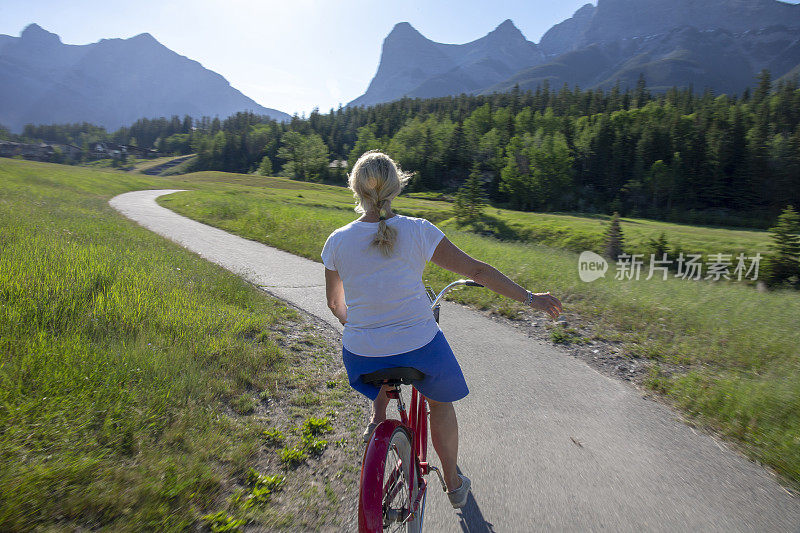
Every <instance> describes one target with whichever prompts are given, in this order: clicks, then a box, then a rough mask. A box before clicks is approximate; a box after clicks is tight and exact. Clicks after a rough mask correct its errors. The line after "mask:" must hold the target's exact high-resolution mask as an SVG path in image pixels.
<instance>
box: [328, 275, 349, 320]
mask: <svg viewBox="0 0 800 533" xmlns="http://www.w3.org/2000/svg"><path fill="white" fill-rule="evenodd" d="M325 294H326V295H327V297H328V308H330V310H331V312H332V313H333V315H334V316H335V317H336V318H338V319H339V322H341V323H342V325H344V323H345V322H347V304H346V303H345V301H344V285H343V284H342V278H341V277H339V273H338V272H337V271H335V270H330V269H328V268H326V269H325Z"/></svg>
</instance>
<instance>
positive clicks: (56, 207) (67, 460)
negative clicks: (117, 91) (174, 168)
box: [0, 159, 359, 531]
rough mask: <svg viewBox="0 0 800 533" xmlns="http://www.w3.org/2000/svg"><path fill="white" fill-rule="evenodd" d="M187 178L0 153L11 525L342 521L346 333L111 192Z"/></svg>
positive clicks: (2, 453) (348, 444)
mask: <svg viewBox="0 0 800 533" xmlns="http://www.w3.org/2000/svg"><path fill="white" fill-rule="evenodd" d="M175 185H176V184H175V183H174V182H169V181H167V180H163V179H160V178H153V179H150V178H146V177H144V176H140V175H136V174H128V173H124V172H104V171H99V170H91V169H87V168H81V167H69V166H62V165H50V164H43V163H32V162H26V161H15V160H9V159H0V488H1V489H2V497H0V530H2V531H31V530H36V531H56V530H58V531H61V530H90V529H91V530H105V531H183V530H187V529H191V530H198V529H199V528H201V526H202V524H204V523H205V524H206V525H208V526H212V527H214V528H216V529H215V530H220V531H221V530H224V529H223V528H225V527H228V526H230V527H231V529H229V530H235V529H238V528H239V526H241V525H243V524H245V523H251V524H252V525H254V526H257V527H262V528H268V529H275V528H280V527H291V528H300V529H317V528H319V527H321V526H322V525H331V524H336V523H337V521H340V520H341V513H337V512H336V511H337V509H338V507H339V501H338V499H337V498H331V497H329V496H330V495H331V494H352V491H353V490H354V483H355V477H356V469H355V466H354V465H356V464H357V462H358V447H357V446H356V444H355V443H356V441H357V440H356V437H355V436H354V431H355V424H356V420H357V419H356V417H357V416H358V415H359V413H358V411H357V409H356V408H354V407H351V402H352V399H353V394H352V393H351V392H350V391H349V388H348V387H346V383H345V382H344V381H342V380H341V378H340V376H339V374H338V373H337V370H338V365H337V364H336V361H335V359H334V358H333V357H332V355H331V354H335V353H336V350H335V347H334V346H332V345H330V343H327V341H326V340H325V338H324V337H320V335H319V334H318V333H317V332H316V331H317V330H316V329H315V326H313V324H310V323H306V322H305V321H304V319H302V317H300V316H299V315H297V313H295V312H294V311H292V310H290V309H288V308H286V307H285V306H284V305H282V303H281V302H279V301H277V300H275V299H272V298H270V297H268V296H266V295H265V294H264V293H263V292H261V291H259V290H257V289H256V288H254V287H252V286H250V285H249V284H247V283H245V282H244V281H242V280H241V279H239V278H238V277H236V276H234V275H233V274H230V273H228V272H227V271H224V270H222V269H221V268H219V267H217V266H215V265H212V264H210V263H207V262H206V261H204V260H202V259H200V258H199V257H198V256H196V255H194V254H191V253H188V252H186V251H185V250H183V249H182V248H180V247H178V246H177V245H174V244H172V243H170V242H168V241H166V240H164V239H162V238H161V237H158V236H156V235H154V234H152V233H150V232H148V231H147V230H144V229H143V228H140V227H139V226H136V225H135V224H133V223H131V222H130V221H128V220H126V219H124V218H123V217H121V216H120V215H119V214H117V213H116V212H115V211H113V210H112V209H111V208H110V207H109V206H108V203H107V202H108V199H109V198H111V197H112V196H114V195H116V194H119V193H122V192H125V191H129V190H136V189H145V188H158V187H171V186H175ZM178 185H180V184H178ZM326 343H327V344H326ZM334 443H336V445H334ZM329 444H330V445H329ZM320 456H324V457H325V461H324V462H323V461H320V459H319V457H320Z"/></svg>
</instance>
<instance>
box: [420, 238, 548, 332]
mask: <svg viewBox="0 0 800 533" xmlns="http://www.w3.org/2000/svg"><path fill="white" fill-rule="evenodd" d="M431 261H432V262H433V263H434V264H436V265H438V266H440V267H442V268H444V269H446V270H449V271H450V272H455V273H456V274H460V275H462V276H467V277H469V278H470V279H472V280H474V281H477V282H478V283H480V284H481V285H483V286H484V287H486V288H487V289H489V290H492V291H494V292H496V293H497V294H500V295H502V296H506V297H508V298H511V299H512V300H516V301H518V302H525V301H526V300H527V298H528V291H526V290H525V289H524V288H523V287H521V286H520V285H518V284H516V283H514V281H512V280H511V279H509V278H508V277H507V276H506V275H504V274H503V273H502V272H500V271H499V270H497V269H496V268H495V267H493V266H492V265H490V264H488V263H484V262H483V261H478V260H477V259H474V258H472V257H470V256H469V255H467V254H466V253H464V252H463V251H462V250H461V249H460V248H459V247H458V246H456V245H455V244H453V243H452V242H450V239H448V238H447V237H442V240H441V241H439V244H438V245H437V246H436V250H435V251H434V252H433V257H431ZM531 307H533V308H534V309H537V310H539V311H544V312H546V313H547V314H549V315H550V316H551V317H552V318H553V320H555V319H556V318H558V315H559V314H561V311H562V306H561V302H560V301H559V299H558V298H556V297H555V296H552V295H551V294H550V293H549V292H544V293H534V295H533V304H532V305H531Z"/></svg>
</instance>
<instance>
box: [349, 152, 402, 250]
mask: <svg viewBox="0 0 800 533" xmlns="http://www.w3.org/2000/svg"><path fill="white" fill-rule="evenodd" d="M409 177H410V175H409V174H406V173H405V172H403V171H402V170H400V167H399V166H398V165H397V163H395V162H394V161H392V158H391V157H389V156H388V155H386V154H384V153H382V152H379V151H377V150H370V151H368V152H364V153H363V154H362V155H361V157H359V158H358V161H356V164H355V165H353V170H352V171H351V172H350V174H349V175H348V176H347V185H348V186H349V187H350V190H352V191H353V196H355V199H356V207H355V211H356V213H362V214H363V213H366V212H367V211H377V212H378V214H379V215H380V216H381V217H382V216H384V215H385V213H386V210H387V207H388V206H389V202H391V201H392V200H393V199H394V198H395V197H396V196H397V195H398V194H400V191H402V190H403V187H405V185H406V183H408V179H409ZM396 240H397V230H396V229H394V228H391V227H389V226H388V225H387V224H386V221H385V220H381V221H380V222H379V223H378V232H377V233H376V234H375V238H374V239H373V240H372V243H371V245H372V246H376V247H377V248H378V249H379V250H380V251H381V253H382V254H383V255H384V256H385V257H389V256H390V255H392V252H393V251H394V243H395V241H396Z"/></svg>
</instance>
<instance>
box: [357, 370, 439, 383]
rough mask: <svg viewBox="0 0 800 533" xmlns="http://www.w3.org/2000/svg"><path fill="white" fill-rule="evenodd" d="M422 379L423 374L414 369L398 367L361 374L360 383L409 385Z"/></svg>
mask: <svg viewBox="0 0 800 533" xmlns="http://www.w3.org/2000/svg"><path fill="white" fill-rule="evenodd" d="M424 377H425V374H423V373H422V372H420V371H419V370H417V369H416V368H411V367H407V366H399V367H396V368H384V369H381V370H376V371H375V372H370V373H369V374H361V381H362V382H363V383H366V384H368V385H411V383H412V382H414V381H417V380H420V379H422V378H424Z"/></svg>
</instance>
